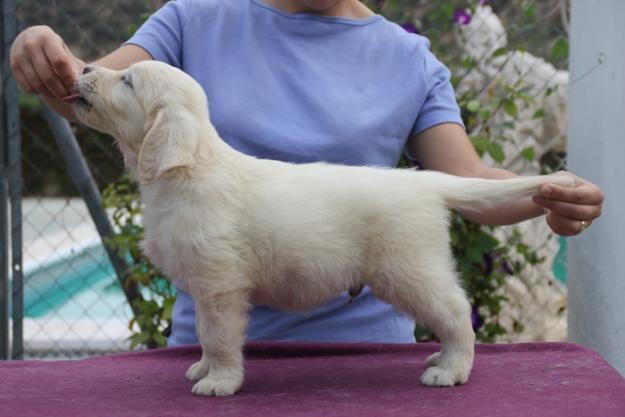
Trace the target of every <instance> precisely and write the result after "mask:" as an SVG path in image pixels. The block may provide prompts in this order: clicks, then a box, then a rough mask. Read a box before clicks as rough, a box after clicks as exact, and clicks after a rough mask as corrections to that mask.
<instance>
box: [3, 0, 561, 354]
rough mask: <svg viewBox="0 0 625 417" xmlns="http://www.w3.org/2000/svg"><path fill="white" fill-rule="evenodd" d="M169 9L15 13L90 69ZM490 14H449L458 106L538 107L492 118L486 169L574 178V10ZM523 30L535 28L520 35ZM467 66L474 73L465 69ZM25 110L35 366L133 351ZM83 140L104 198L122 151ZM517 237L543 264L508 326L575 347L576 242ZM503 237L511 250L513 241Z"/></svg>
mask: <svg viewBox="0 0 625 417" xmlns="http://www.w3.org/2000/svg"><path fill="white" fill-rule="evenodd" d="M223 1H243V0H223ZM162 3H163V2H161V1H156V0H155V1H143V0H111V1H108V2H96V3H93V2H89V1H87V0H18V1H17V2H16V8H17V16H18V18H19V21H20V22H21V24H22V25H23V26H31V25H37V24H45V25H49V26H51V27H52V28H53V29H54V30H55V31H56V32H57V33H59V35H60V36H61V37H62V38H63V39H64V40H65V41H66V42H67V43H68V45H69V47H70V48H71V49H72V51H73V52H74V53H75V54H76V55H77V56H80V57H81V58H83V59H85V60H86V61H89V60H92V59H95V58H97V57H100V56H103V55H104V54H106V53H107V52H110V51H112V50H113V49H115V48H116V47H117V46H119V45H120V44H121V43H122V42H123V41H124V40H126V39H127V38H128V37H129V35H130V34H131V33H132V31H133V30H134V29H135V28H136V27H137V25H138V24H140V22H141V21H142V20H143V19H145V17H146V15H148V14H149V13H151V12H152V11H154V10H156V9H157V8H158V7H160V6H161V5H162ZM377 3H379V4H378V6H379V7H384V8H386V10H385V11H386V12H387V15H393V13H396V16H391V17H392V18H395V19H396V20H397V21H398V22H406V23H409V24H410V25H413V27H414V28H415V29H416V30H417V31H421V30H423V29H424V28H427V25H428V22H429V16H431V14H433V13H438V12H441V11H440V10H439V9H440V3H441V2H438V1H425V0H421V1H396V2H393V1H390V0H389V1H387V2H377ZM382 3H385V4H382ZM450 3H453V2H450ZM465 3H466V2H465ZM480 3H481V5H480V6H478V7H477V9H474V10H472V11H471V12H468V11H463V10H462V8H460V9H458V8H455V9H454V11H455V13H453V14H452V13H448V14H449V15H450V18H452V19H455V20H456V22H455V23H454V24H453V25H452V26H453V27H452V30H447V31H446V32H445V33H442V34H441V35H440V37H438V38H437V39H432V38H431V41H432V46H433V48H434V49H435V50H440V49H441V48H452V50H453V51H456V52H454V54H453V56H454V57H455V58H453V59H451V62H448V64H449V66H450V67H451V68H452V70H453V72H454V74H455V78H456V80H455V82H456V83H457V85H456V88H457V91H458V96H459V97H460V96H462V94H463V93H464V92H465V91H468V90H472V91H476V90H477V91H481V92H482V94H483V95H484V96H487V95H488V94H490V92H491V90H492V89H494V88H495V87H496V86H497V85H498V83H500V82H501V80H505V83H507V84H515V83H523V84H524V85H526V87H524V88H525V90H524V94H525V95H526V96H528V97H530V98H531V100H526V101H524V100H520V101H519V104H518V106H517V108H516V110H515V111H512V110H511V109H508V110H509V111H501V112H500V113H499V114H497V115H494V116H493V117H494V119H495V121H496V122H495V123H492V124H491V127H490V128H491V129H500V132H499V134H500V136H501V137H502V138H505V140H504V141H503V142H502V148H503V153H504V155H505V158H503V159H502V160H499V161H493V156H492V155H490V156H489V153H486V155H485V158H486V159H488V160H489V163H499V164H500V165H501V166H503V167H506V168H509V169H511V170H513V171H515V172H517V173H519V174H535V173H538V172H541V171H542V172H545V171H554V170H559V169H563V168H565V167H566V159H565V153H564V150H565V142H566V139H565V127H566V114H567V88H568V83H569V79H568V74H567V72H566V58H567V48H566V39H567V33H566V31H567V27H568V20H567V19H568V18H567V16H568V11H567V3H566V2H564V1H559V0H549V1H541V2H530V1H512V2H504V1H493V2H480ZM483 3H490V4H489V5H484V4H483ZM458 4H461V2H458ZM491 7H492V8H491ZM406 10H408V11H409V12H408V13H406ZM400 12H401V13H400ZM524 20H526V21H528V22H529V21H531V22H532V23H531V24H521V22H524ZM423 32H427V31H426V30H423ZM426 34H427V33H426ZM499 51H501V52H499ZM446 56H449V54H446ZM468 60H470V61H472V62H474V63H475V65H471V66H467V65H464V63H466V62H467V61H468ZM468 68H470V69H468ZM15 105H17V103H15ZM19 109H20V118H21V126H22V127H21V135H22V155H21V161H22V173H23V200H22V205H23V213H22V226H23V259H24V261H23V262H24V267H23V272H24V351H25V356H26V357H32V358H50V357H77V356H85V355H93V354H97V353H102V352H113V351H119V350H125V349H128V346H129V342H128V337H129V335H130V331H129V330H128V322H129V320H130V318H131V315H132V312H131V309H130V308H129V307H128V303H127V302H126V299H125V298H124V294H123V292H122V290H121V288H120V286H119V284H118V283H117V280H116V277H115V273H114V270H113V268H112V266H111V264H110V262H109V260H108V258H107V256H106V253H105V250H104V249H103V247H102V243H101V240H100V237H99V235H98V233H97V231H96V228H95V226H94V224H93V221H92V219H91V218H90V215H89V212H88V210H87V207H86V206H85V203H84V202H83V200H81V199H80V198H79V193H78V191H77V189H76V187H75V186H74V184H73V182H72V180H71V178H69V176H68V174H67V169H66V165H65V162H64V160H63V157H62V156H61V154H60V152H59V150H58V146H57V145H56V143H55V141H54V140H53V135H52V132H51V130H50V128H49V126H48V123H47V122H46V120H45V119H44V118H43V117H42V113H41V104H40V102H39V101H38V100H37V99H36V98H35V97H32V96H28V95H21V97H20V100H19ZM504 110H505V109H504ZM511 121H514V123H511ZM73 130H74V133H75V135H76V137H77V138H78V141H79V143H80V146H81V148H82V151H83V154H84V156H85V159H86V161H87V163H88V165H89V167H90V168H91V172H92V173H93V176H94V179H95V181H96V183H97V185H98V187H99V188H100V189H102V188H103V187H105V186H106V185H107V184H109V183H111V182H112V181H114V180H116V179H117V178H118V177H119V176H120V175H121V174H122V172H123V166H122V158H121V154H120V153H119V152H118V150H117V149H116V148H115V146H114V143H113V141H112V140H111V139H110V138H107V137H104V136H102V135H100V134H97V133H95V132H92V131H89V130H87V129H85V128H82V127H80V126H74V127H73ZM473 133H475V132H473ZM491 133H492V132H491ZM530 154H531V155H530ZM518 228H519V229H520V230H521V231H522V235H523V236H524V239H525V241H526V242H528V243H529V244H531V245H532V247H534V248H535V249H536V250H537V251H538V253H539V255H540V256H541V257H543V258H544V262H542V263H540V264H539V265H537V266H535V267H532V268H527V269H526V270H524V271H523V272H522V274H520V275H519V276H516V277H512V278H511V279H510V280H509V281H508V285H507V287H506V289H505V293H506V296H507V297H508V299H509V302H508V303H507V304H506V308H505V309H504V311H503V312H502V314H503V315H507V316H508V319H507V320H508V321H509V325H510V327H514V326H515V325H516V323H522V326H523V331H522V332H517V333H516V335H515V339H516V340H519V339H520V340H544V339H550V340H558V339H562V338H564V337H565V335H566V321H565V317H566V291H565V286H564V283H565V281H566V271H565V265H566V260H565V256H564V254H565V251H564V250H563V245H564V244H565V241H564V240H561V239H558V238H557V237H555V236H553V235H551V234H550V233H549V230H548V229H547V228H546V227H545V224H544V219H538V220H535V221H531V222H526V223H524V224H522V225H520V226H518ZM498 233H500V235H501V238H502V239H506V238H507V236H508V235H509V234H510V229H508V228H502V230H501V231H500V232H498Z"/></svg>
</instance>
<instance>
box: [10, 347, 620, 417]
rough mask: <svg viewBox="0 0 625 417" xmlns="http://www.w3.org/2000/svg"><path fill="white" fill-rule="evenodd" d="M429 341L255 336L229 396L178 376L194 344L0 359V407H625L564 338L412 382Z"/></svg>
mask: <svg viewBox="0 0 625 417" xmlns="http://www.w3.org/2000/svg"><path fill="white" fill-rule="evenodd" d="M437 349H438V345H436V344H411V345H377V344H376V345H371V344H340V345H339V344H301V343H275V342H274V343H254V344H250V345H248V346H247V347H246V380H245V384H244V386H243V389H242V390H241V392H240V393H238V394H237V395H235V396H232V397H222V398H215V397H197V396H194V395H192V394H191V386H192V383H191V382H190V381H187V380H186V379H185V378H184V372H185V371H186V369H187V367H188V366H189V365H191V364H192V363H193V362H194V361H196V360H198V359H199V357H200V348H199V347H198V346H193V347H185V348H175V349H161V350H155V351H150V352H135V353H127V354H117V355H111V356H104V357H97V358H89V359H83V360H73V361H54V362H49V361H12V362H0V381H1V388H0V416H3V417H4V416H10V417H32V416H46V417H57V416H58V417H74V416H76V417H99V416H102V417H116V416H131V417H142V416H146V417H147V416H149V417H158V416H175V417H181V416H255V417H256V416H290V417H292V416H323V417H331V416H346V417H347V416H349V417H354V416H358V417H368V416H372V417H374V416H375V417H383V416H462V417H471V416H479V417H488V416H498V417H499V416H519V417H521V416H522V417H530V416H541V417H549V416H558V417H564V416H567V417H568V416H574V417H584V416H589V417H590V416H592V417H624V416H625V379H623V377H621V376H620V375H619V374H618V373H617V372H616V371H615V370H614V369H613V368H611V367H610V365H608V364H607V363H606V362H605V361H604V360H603V359H602V358H601V357H600V356H599V355H597V354H596V353H594V352H592V351H590V350H588V349H585V348H582V347H580V346H577V345H574V344H570V343H532V344H509V345H508V344H506V345H503V344H502V345H478V346H477V350H476V359H475V367H474V369H473V373H472V374H471V378H470V379H469V382H468V383H467V384H466V385H463V386H456V387H453V388H428V387H423V386H421V385H420V384H419V375H420V374H421V372H422V371H423V369H424V365H423V363H424V360H425V358H426V357H427V355H429V354H430V353H432V352H434V351H436V350H437Z"/></svg>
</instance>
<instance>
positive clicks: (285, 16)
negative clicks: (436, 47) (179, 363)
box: [11, 0, 603, 346]
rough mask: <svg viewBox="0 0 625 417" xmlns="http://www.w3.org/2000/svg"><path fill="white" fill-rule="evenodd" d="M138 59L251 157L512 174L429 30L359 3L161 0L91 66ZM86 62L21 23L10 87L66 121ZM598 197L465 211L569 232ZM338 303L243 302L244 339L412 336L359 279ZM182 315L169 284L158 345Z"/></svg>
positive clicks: (567, 192)
mask: <svg viewBox="0 0 625 417" xmlns="http://www.w3.org/2000/svg"><path fill="white" fill-rule="evenodd" d="M149 59H155V60H160V61H164V62H166V63H168V64H171V65H174V66H176V67H179V68H181V69H182V70H184V71H185V72H187V73H188V74H190V75H191V76H192V77H194V78H195V79H196V80H197V81H198V82H199V83H200V84H201V85H202V87H203V88H204V90H205V92H206V95H207V97H208V99H209V103H210V104H209V105H210V118H211V121H212V122H213V124H214V125H215V127H216V128H217V131H218V132H219V133H220V135H221V136H222V137H223V138H224V140H226V142H228V143H229V144H230V145H231V146H233V147H234V148H236V149H238V150H239V151H242V152H245V153H248V154H251V155H254V156H257V157H260V158H270V159H278V160H283V161H289V162H295V163H305V162H312V161H327V162H331V163H339V164H349V165H375V166H388V167H393V166H395V165H396V164H397V162H398V160H399V159H400V156H401V155H402V152H403V151H404V149H406V150H408V151H409V152H410V153H412V155H413V156H414V157H415V158H416V159H417V160H418V161H419V163H420V165H421V166H422V167H423V168H425V169H431V170H439V171H443V172H447V173H450V174H455V175H461V176H471V177H482V178H495V179H496V178H502V179H503V178H511V177H514V176H515V175H514V174H513V173H511V172H508V171H506V170H502V169H497V168H491V167H487V166H485V164H484V163H483V161H482V159H481V158H479V156H478V155H477V153H476V151H475V150H474V148H473V146H472V145H471V142H470V140H469V138H468V136H467V134H466V132H465V129H464V127H463V124H462V119H461V117H460V112H459V108H458V105H457V103H456V101H455V97H454V91H453V89H452V87H451V84H450V73H449V70H448V69H447V68H446V67H445V66H444V65H443V64H441V63H440V62H439V61H438V60H437V59H436V58H435V57H434V56H433V55H432V53H431V52H430V51H429V43H428V41H427V40H426V39H425V38H423V37H421V36H419V35H416V34H410V33H407V32H406V31H405V30H403V29H401V28H400V26H398V25H396V24H394V23H391V22H389V21H387V20H386V19H385V18H383V17H382V16H380V15H376V14H374V13H373V12H372V11H371V10H370V9H369V8H367V7H366V6H365V5H364V4H362V3H361V2H360V1H358V0H236V1H224V0H203V1H200V0H197V1H196V0H178V1H173V2H169V3H167V4H166V5H165V6H163V7H162V8H161V9H160V10H158V11H157V12H156V13H155V14H153V15H152V16H151V17H150V18H149V19H148V21H147V22H146V23H145V24H144V25H142V27H141V28H140V29H139V30H138V31H137V32H136V34H135V35H134V36H133V37H132V38H131V39H130V40H128V41H127V42H126V43H125V44H123V45H122V46H121V47H119V49H117V50H115V51H113V52H112V53H110V54H109V55H107V56H105V57H103V58H101V59H99V60H98V61H96V62H95V63H94V64H95V65H101V66H104V67H108V68H112V69H122V68H125V67H128V66H129V65H131V64H133V63H135V62H138V61H141V60H149ZM84 66H85V63H84V62H83V61H82V60H81V59H79V58H78V57H76V56H74V55H73V54H72V52H71V51H70V50H69V48H68V47H67V46H66V45H65V43H64V42H63V40H62V39H61V38H60V37H59V36H58V35H57V34H55V33H54V31H53V30H52V29H51V28H49V27H46V26H35V27H31V28H28V29H26V30H24V31H23V32H22V33H20V34H19V35H18V36H17V38H16V39H15V42H14V44H13V46H12V49H11V68H12V71H13V74H14V76H15V78H16V80H17V82H18V83H19V85H20V86H21V88H22V89H24V90H25V91H27V92H29V93H34V94H39V95H41V96H42V97H43V98H44V99H45V100H46V101H47V102H48V103H49V104H50V105H51V106H52V107H53V108H54V109H55V110H56V111H57V112H58V113H59V114H61V115H63V116H64V117H66V118H68V119H70V120H72V119H73V112H72V108H71V106H69V105H67V104H64V103H62V102H61V101H60V100H59V99H60V98H61V97H63V96H66V95H67V94H68V93H69V92H70V91H71V89H72V85H73V83H74V82H75V80H76V78H77V76H78V75H79V74H80V73H81V70H82V68H83V67H84ZM570 175H572V174H570ZM414 197H415V198H416V199H418V198H419V196H418V195H415V196H414ZM602 201H603V193H602V191H601V189H600V188H599V187H597V186H596V185H594V184H592V183H590V182H588V181H586V180H584V179H581V178H577V185H576V187H575V188H572V189H566V188H561V187H557V186H543V187H542V188H541V189H540V195H539V196H537V197H534V198H533V199H524V200H520V201H514V202H511V203H507V204H505V205H500V206H498V207H494V208H493V209H489V210H485V211H483V212H480V213H475V212H467V213H465V215H466V217H468V218H469V219H471V220H473V221H477V222H479V223H484V224H492V225H502V224H511V223H516V222H519V221H522V220H525V219H529V218H533V217H536V216H540V215H545V216H546V221H547V224H548V225H549V227H551V229H552V230H553V231H554V232H556V233H558V234H560V235H564V236H571V235H576V234H578V233H580V232H582V231H583V229H585V228H586V227H588V226H589V225H590V224H591V223H592V221H593V220H594V219H596V218H597V217H598V216H599V215H600V213H601V205H602ZM349 300H350V298H349V296H348V295H347V294H341V295H340V296H338V297H337V298H336V299H334V300H331V301H330V302H328V303H326V304H324V305H322V306H320V307H318V308H316V309H314V310H312V311H309V312H304V313H289V312H281V311H277V310H274V309H272V308H270V307H267V306H254V308H253V310H252V311H251V313H250V316H251V317H250V325H249V330H248V338H249V339H273V340H303V341H369V342H414V340H415V339H414V335H413V329H414V323H413V322H412V320H411V319H409V318H408V317H407V316H405V315H403V314H402V313H401V312H399V311H397V310H395V309H394V308H393V307H392V306H390V305H388V304H385V303H383V302H381V301H379V300H377V299H376V298H374V297H373V295H372V294H371V292H370V291H369V290H368V289H367V288H365V289H364V290H363V291H362V292H361V293H360V294H359V295H358V296H357V297H356V298H355V299H354V300H352V302H349ZM194 324H195V320H194V310H193V303H192V301H191V299H190V297H189V296H188V295H187V294H185V293H184V292H179V295H178V298H177V301H176V303H175V307H174V311H173V328H172V334H171V336H170V338H169V345H170V346H176V345H183V344H189V343H195V342H196V341H197V339H196V336H195V328H194Z"/></svg>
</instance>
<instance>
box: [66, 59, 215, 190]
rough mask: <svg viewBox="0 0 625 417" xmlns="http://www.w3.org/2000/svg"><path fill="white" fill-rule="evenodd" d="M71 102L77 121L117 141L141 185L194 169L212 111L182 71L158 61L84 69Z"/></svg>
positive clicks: (200, 91) (196, 85) (195, 86)
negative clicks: (110, 67)
mask: <svg viewBox="0 0 625 417" xmlns="http://www.w3.org/2000/svg"><path fill="white" fill-rule="evenodd" d="M72 98H73V100H72V101H73V103H74V104H73V105H74V112H75V114H76V117H77V118H78V120H80V121H81V122H82V123H84V124H86V125H87V126H89V127H92V128H94V129H96V130H99V131H101V132H104V133H108V134H110V135H112V136H113V137H115V139H116V140H117V142H118V144H119V147H120V149H121V150H122V153H123V154H124V160H125V162H126V165H127V167H128V168H129V169H130V171H131V172H133V174H135V175H136V176H137V177H138V179H139V180H140V181H141V182H142V183H151V182H154V181H156V180H158V179H159V178H160V177H162V176H163V175H165V174H167V173H170V172H176V171H179V170H184V169H188V168H190V167H192V166H193V164H194V161H195V157H196V151H197V147H198V143H199V139H200V134H201V131H202V127H203V126H204V125H206V124H207V123H208V106H207V103H206V96H205V95H204V91H203V90H202V88H201V87H200V85H199V84H197V83H196V82H195V81H194V80H193V79H192V78H191V77H190V76H188V75H187V74H185V73H184V72H182V71H180V70H178V69H176V68H174V67H171V66H169V65H167V64H164V63H160V62H156V61H144V62H140V63H137V64H134V65H132V66H131V67H129V68H127V69H125V70H122V71H113V70H109V69H105V68H101V67H86V68H85V70H84V71H83V74H82V75H81V76H80V78H79V79H78V81H77V83H76V87H75V94H73V96H72Z"/></svg>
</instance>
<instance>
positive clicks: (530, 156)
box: [521, 146, 535, 161]
mask: <svg viewBox="0 0 625 417" xmlns="http://www.w3.org/2000/svg"><path fill="white" fill-rule="evenodd" d="M521 156H523V158H525V159H527V160H528V161H533V160H534V157H535V152H534V148H533V147H531V146H528V147H527V148H525V149H523V150H522V151H521Z"/></svg>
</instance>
